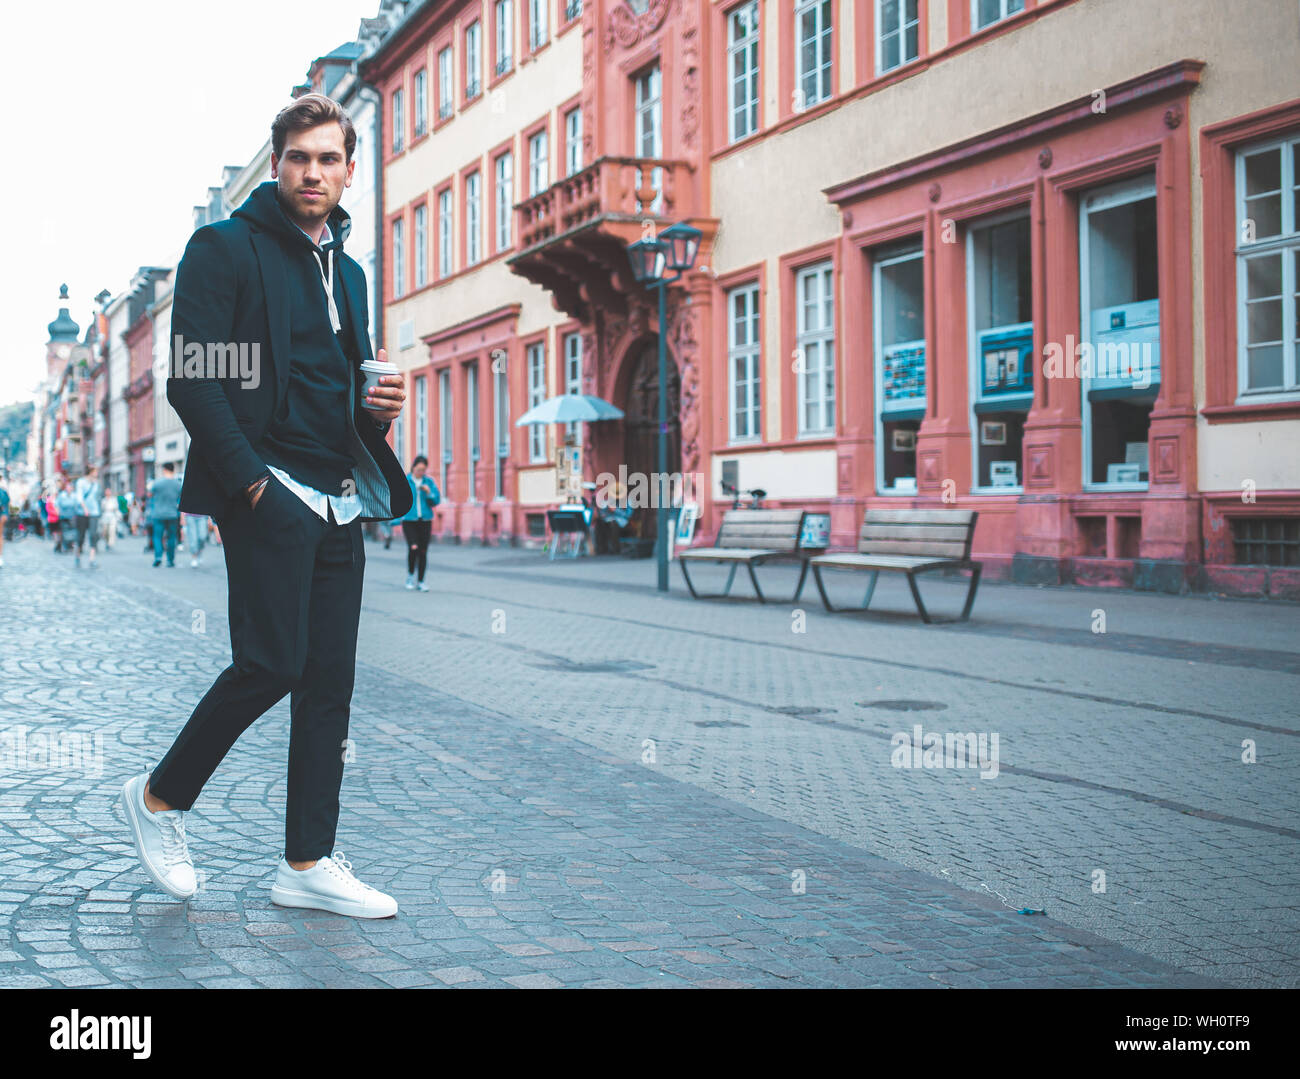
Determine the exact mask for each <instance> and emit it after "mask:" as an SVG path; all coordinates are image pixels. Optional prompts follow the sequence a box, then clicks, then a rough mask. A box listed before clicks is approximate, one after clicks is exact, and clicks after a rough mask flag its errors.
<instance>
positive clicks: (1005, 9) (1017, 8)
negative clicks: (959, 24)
mask: <svg viewBox="0 0 1300 1079" xmlns="http://www.w3.org/2000/svg"><path fill="white" fill-rule="evenodd" d="M997 2H998V14H997V15H996V16H995V17H994V18H992V19H990V20H989V21H988V22H986V23H981V22H980V21H979V20H980V0H970V28H971V32H972V33H974V32H975V31H977V30H983V29H984V28H985V27H988V26H994V25H996V24H997V23H1000V22H1001V21H1002V20H1003V19H1006V18H1008V17H1009V16H1011V15H1018V14H1019V13H1020V12H1022V11H1024V10H1025V0H997Z"/></svg>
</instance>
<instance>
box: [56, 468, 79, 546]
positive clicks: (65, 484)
mask: <svg viewBox="0 0 1300 1079" xmlns="http://www.w3.org/2000/svg"><path fill="white" fill-rule="evenodd" d="M54 508H55V511H56V514H57V516H58V519H59V528H58V533H57V536H58V543H56V544H55V546H54V550H55V553H56V554H62V553H63V552H64V551H70V550H72V547H73V540H74V539H75V538H76V534H77V499H76V496H75V495H74V494H73V493H72V481H71V480H69V479H68V478H67V477H66V476H65V477H63V478H62V479H61V480H60V481H59V492H58V494H56V495H55V496H54Z"/></svg>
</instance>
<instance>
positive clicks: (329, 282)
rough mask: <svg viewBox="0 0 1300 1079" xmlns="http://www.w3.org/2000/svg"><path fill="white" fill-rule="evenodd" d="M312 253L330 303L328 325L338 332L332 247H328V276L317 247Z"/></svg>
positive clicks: (340, 325) (326, 297) (340, 323)
mask: <svg viewBox="0 0 1300 1079" xmlns="http://www.w3.org/2000/svg"><path fill="white" fill-rule="evenodd" d="M314 254H315V255H316V266H317V268H318V269H319V270H320V279H321V284H323V285H324V286H325V299H326V300H327V301H329V305H330V325H331V326H332V327H333V328H334V332H335V333H338V332H339V330H340V329H341V328H342V326H343V323H342V322H340V321H339V309H338V308H337V307H336V306H335V304H334V248H332V247H331V248H330V249H329V267H330V272H329V276H328V277H326V276H325V264H324V263H323V262H321V257H320V250H319V249H317V250H316V251H315V252H314Z"/></svg>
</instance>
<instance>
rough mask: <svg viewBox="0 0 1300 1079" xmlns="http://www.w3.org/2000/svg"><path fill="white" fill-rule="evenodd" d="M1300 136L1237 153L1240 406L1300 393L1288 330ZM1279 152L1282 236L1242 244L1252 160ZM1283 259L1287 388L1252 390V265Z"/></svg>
mask: <svg viewBox="0 0 1300 1079" xmlns="http://www.w3.org/2000/svg"><path fill="white" fill-rule="evenodd" d="M1298 145H1300V137H1297V136H1295V135H1290V136H1288V137H1285V138H1281V139H1276V138H1275V139H1270V140H1269V141H1267V142H1263V143H1254V144H1252V145H1250V146H1243V147H1240V148H1239V149H1238V150H1237V151H1236V155H1235V156H1236V160H1235V162H1234V173H1235V176H1236V190H1235V192H1234V205H1235V207H1236V211H1235V216H1236V222H1237V244H1236V248H1235V250H1234V252H1233V253H1234V254H1235V256H1236V261H1237V401H1236V403H1237V404H1253V403H1261V404H1262V403H1267V402H1269V401H1293V400H1295V398H1296V397H1297V396H1298V395H1300V344H1298V343H1297V342H1296V340H1295V337H1294V336H1291V335H1290V334H1288V332H1287V328H1288V327H1295V326H1296V324H1297V310H1296V308H1297V306H1298V305H1300V298H1297V296H1296V293H1297V292H1300V273H1298V272H1297V270H1296V257H1297V256H1296V255H1295V253H1294V252H1296V251H1297V250H1300V220H1297V215H1296V206H1295V199H1296V194H1295V189H1296V187H1297V186H1300V172H1298V171H1297V170H1296V168H1295V155H1296V152H1297V151H1296V150H1295V149H1294V147H1296V146H1298ZM1270 150H1277V151H1278V153H1279V156H1280V157H1281V171H1280V173H1279V183H1280V184H1281V191H1280V192H1279V193H1278V197H1279V198H1280V200H1281V203H1282V207H1281V209H1282V214H1281V218H1280V219H1279V222H1278V227H1279V230H1280V231H1279V232H1278V234H1277V235H1276V236H1269V237H1265V238H1264V239H1256V240H1254V241H1252V242H1250V243H1246V242H1244V241H1243V240H1242V226H1243V225H1244V223H1245V220H1246V158H1248V157H1251V156H1253V155H1255V154H1258V153H1267V152H1268V151H1270ZM1274 254H1276V255H1278V256H1280V257H1281V259H1282V281H1281V288H1282V381H1283V386H1282V388H1281V389H1271V388H1270V389H1266V390H1252V389H1251V388H1250V385H1249V371H1250V367H1249V364H1248V362H1247V348H1246V346H1247V344H1248V343H1249V323H1248V321H1247V318H1248V313H1249V312H1248V310H1247V307H1248V304H1247V294H1248V290H1247V287H1246V264H1247V263H1248V262H1249V261H1250V259H1251V258H1255V257H1258V256H1260V255H1274Z"/></svg>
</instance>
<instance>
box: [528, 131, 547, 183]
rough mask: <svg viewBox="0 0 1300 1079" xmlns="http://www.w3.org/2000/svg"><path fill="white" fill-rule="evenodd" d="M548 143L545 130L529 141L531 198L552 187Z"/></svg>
mask: <svg viewBox="0 0 1300 1079" xmlns="http://www.w3.org/2000/svg"><path fill="white" fill-rule="evenodd" d="M546 143H547V139H546V129H545V128H542V130H541V131H539V132H537V134H536V135H533V136H531V137H530V138H529V139H528V194H529V195H530V196H532V195H538V194H541V192H543V191H545V190H546V188H547V187H548V186H549V185H550V170H549V169H548V168H547V161H546V153H547V145H546Z"/></svg>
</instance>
